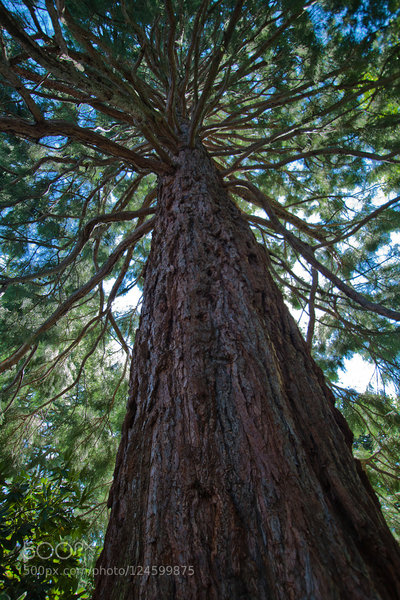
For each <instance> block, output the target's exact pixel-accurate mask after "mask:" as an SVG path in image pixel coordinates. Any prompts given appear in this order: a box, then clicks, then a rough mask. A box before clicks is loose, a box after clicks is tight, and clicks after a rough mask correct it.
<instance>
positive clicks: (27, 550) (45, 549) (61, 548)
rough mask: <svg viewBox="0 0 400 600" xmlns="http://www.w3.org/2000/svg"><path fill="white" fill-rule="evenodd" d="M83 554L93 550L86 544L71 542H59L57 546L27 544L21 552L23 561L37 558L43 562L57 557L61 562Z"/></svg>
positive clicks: (45, 543) (42, 543)
mask: <svg viewBox="0 0 400 600" xmlns="http://www.w3.org/2000/svg"><path fill="white" fill-rule="evenodd" d="M82 552H87V553H91V552H93V548H92V547H91V546H89V545H88V544H86V543H85V542H75V543H74V544H73V545H71V544H70V543H69V542H59V543H58V544H57V545H56V546H53V544H50V543H49V542H39V543H38V544H34V543H33V542H25V544H24V547H23V548H22V551H21V557H22V560H23V561H25V562H26V561H28V560H32V558H34V557H35V556H37V557H38V558H41V559H42V560H48V559H49V558H52V557H56V558H59V559H60V560H68V559H69V558H71V556H75V555H76V554H78V553H79V554H81V553H82Z"/></svg>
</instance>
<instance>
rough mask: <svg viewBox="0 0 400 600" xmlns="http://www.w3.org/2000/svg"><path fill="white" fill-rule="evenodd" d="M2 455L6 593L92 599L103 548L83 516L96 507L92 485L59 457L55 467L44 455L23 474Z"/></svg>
mask: <svg viewBox="0 0 400 600" xmlns="http://www.w3.org/2000/svg"><path fill="white" fill-rule="evenodd" d="M2 458H3V461H2V465H1V482H2V483H1V488H0V580H1V581H2V583H1V584H0V589H1V590H2V591H3V594H2V596H1V597H4V598H9V599H11V600H17V599H19V598H21V597H27V598H29V599H31V600H56V599H57V598H65V599H66V598H68V599H71V600H72V599H73V598H76V599H78V598H82V600H83V599H84V598H90V595H89V589H90V582H91V575H90V574H91V572H92V568H93V559H94V557H95V556H96V554H97V552H98V548H97V547H96V545H95V542H94V541H93V542H92V543H91V544H90V539H89V536H88V535H87V533H88V526H89V523H88V521H87V520H85V518H84V516H80V515H84V511H85V509H87V508H88V506H90V505H91V502H90V501H91V498H90V494H89V493H88V489H87V487H86V486H85V485H84V484H83V482H82V481H79V480H76V479H74V478H73V477H72V475H71V473H70V472H69V470H68V469H67V468H65V467H64V468H63V467H62V466H56V465H55V463H56V462H57V461H55V460H54V458H53V459H52V462H53V465H54V466H53V467H50V468H49V466H48V465H47V464H46V459H47V457H46V456H44V455H42V456H40V455H39V456H37V457H36V458H35V460H34V461H33V463H34V464H31V465H28V468H27V469H26V470H22V471H19V472H18V473H17V472H15V470H14V469H12V468H10V463H8V464H7V463H5V462H4V457H2ZM88 542H89V543H88ZM85 588H86V590H88V591H85ZM24 594H25V596H24Z"/></svg>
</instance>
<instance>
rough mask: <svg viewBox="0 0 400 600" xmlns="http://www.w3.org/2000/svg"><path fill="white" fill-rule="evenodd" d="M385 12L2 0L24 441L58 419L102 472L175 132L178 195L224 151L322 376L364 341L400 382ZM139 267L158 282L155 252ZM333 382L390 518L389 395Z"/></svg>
mask: <svg viewBox="0 0 400 600" xmlns="http://www.w3.org/2000/svg"><path fill="white" fill-rule="evenodd" d="M398 10H399V9H398V6H397V5H396V3H394V2H391V3H379V6H378V5H377V3H375V2H369V3H368V2H367V3H357V2H313V3H309V4H307V3H304V2H293V1H290V2H284V1H276V2H269V3H268V4H267V5H266V4H265V3H264V2H258V1H256V0H254V1H253V2H240V1H238V2H232V1H230V0H228V1H227V2H222V3H221V2H219V3H213V2H208V1H207V0H204V1H203V2H184V3H179V6H178V5H176V6H175V5H173V4H172V3H171V2H169V1H168V0H166V1H165V2H160V3H159V2H152V3H151V4H150V5H149V4H148V3H146V4H143V5H142V4H141V3H136V2H135V3H133V4H132V5H130V4H129V5H128V3H125V2H122V1H121V2H116V3H112V4H111V5H110V4H109V3H107V2H100V1H99V2H95V3H93V2H90V3H89V2H88V3H82V2H56V3H53V2H52V1H51V0H49V1H46V2H37V3H35V2H30V1H29V2H28V1H26V2H14V3H13V4H12V6H11V5H9V4H8V3H5V4H1V5H0V21H1V23H2V26H3V30H2V38H1V43H2V57H1V63H0V73H1V76H2V79H3V89H2V116H1V117H0V130H1V131H2V132H3V141H4V143H3V146H2V149H1V157H0V160H1V166H2V169H3V174H2V179H3V182H2V198H1V209H2V229H1V238H0V239H1V243H2V251H3V258H2V268H3V274H2V276H1V280H0V283H1V286H2V288H1V289H2V293H3V296H2V309H1V345H2V348H1V352H2V363H1V364H0V368H1V371H2V373H3V393H4V405H3V432H4V436H5V437H6V438H7V439H8V440H10V439H12V440H13V442H12V447H13V454H14V460H15V461H17V462H18V460H19V461H21V460H22V461H23V460H24V459H25V457H26V453H27V448H28V447H29V445H30V444H33V445H39V446H40V445H45V444H47V443H48V440H49V439H51V440H52V443H56V444H57V445H58V447H59V448H60V451H61V452H62V454H63V456H64V460H65V461H66V462H67V463H68V464H70V463H71V460H72V463H73V465H74V466H72V467H71V468H72V469H75V471H79V474H80V475H81V476H83V477H84V478H85V477H86V481H87V482H88V483H89V482H92V481H96V485H100V483H103V484H105V483H106V482H107V481H108V480H109V479H110V461H111V460H112V458H111V457H112V455H113V451H114V448H115V431H116V430H118V424H119V423H120V421H121V416H122V414H121V413H122V411H123V405H124V403H125V398H126V396H127V371H128V365H129V361H130V360H131V352H132V350H131V343H132V340H133V334H134V330H135V328H136V327H137V310H136V309H135V308H133V307H131V308H130V309H121V304H118V302H117V301H118V298H119V297H123V296H124V295H125V294H126V293H127V291H128V290H129V289H131V288H132V287H133V286H134V285H136V284H139V285H141V282H142V279H143V267H144V264H145V262H146V260H147V256H148V251H149V246H150V235H151V232H152V229H153V228H154V227H156V226H157V224H158V228H160V227H161V225H160V223H161V222H162V219H163V218H166V216H167V215H166V214H165V213H164V212H163V211H164V209H165V206H164V204H165V201H166V195H167V193H166V191H165V190H166V188H165V181H167V180H168V178H170V177H173V176H174V173H175V174H176V173H177V172H178V171H179V169H181V168H182V158H180V156H182V153H183V151H184V150H185V148H192V149H193V150H196V152H197V154H196V160H197V162H196V164H195V165H194V166H193V165H192V167H193V168H189V166H188V165H187V168H188V177H189V180H190V182H191V185H189V187H188V189H187V194H188V196H189V197H190V195H192V196H193V198H194V197H196V193H197V192H196V190H195V188H194V187H193V177H194V175H193V172H194V171H195V170H197V171H198V172H199V174H201V175H199V177H200V179H201V177H203V176H205V174H207V173H208V175H207V177H209V176H210V177H211V175H210V173H211V171H212V169H216V172H218V178H219V180H220V181H223V186H224V190H227V191H228V192H229V195H230V198H231V200H232V201H233V202H234V203H235V204H236V206H237V207H238V208H239V210H240V215H241V217H240V218H241V219H245V220H246V221H247V222H248V224H249V225H250V227H251V229H252V231H253V233H254V235H255V236H256V239H257V241H258V243H259V244H261V245H263V246H264V247H265V249H266V250H267V256H268V269H269V271H270V273H271V274H272V276H273V278H274V280H275V281H276V283H277V284H278V285H279V287H280V289H281V290H282V293H283V295H284V297H285V300H286V301H287V302H288V303H291V304H292V305H293V306H294V307H295V308H297V309H298V310H299V309H300V310H301V311H302V314H303V320H302V322H303V323H305V339H306V344H307V347H308V349H309V350H311V349H312V350H313V353H314V356H315V357H316V359H317V360H318V362H319V364H320V365H321V366H322V367H323V368H324V371H325V373H326V375H327V376H328V377H329V378H330V379H331V381H335V377H336V376H337V371H338V368H339V367H340V366H341V365H342V364H343V359H344V357H346V356H351V355H352V354H353V353H354V352H358V353H360V354H362V356H364V357H365V358H366V359H367V360H370V361H372V362H373V363H374V364H375V365H376V368H377V369H378V370H379V373H380V376H381V378H382V381H383V382H384V383H388V382H392V383H393V384H394V386H396V387H395V389H398V386H399V376H398V373H399V368H398V367H399V336H398V326H397V324H396V323H397V321H398V320H399V317H400V312H399V292H398V282H397V281H396V269H397V268H398V266H397V253H398V252H397V246H396V243H397V241H398V238H396V237H395V232H396V231H397V230H398V226H399V211H398V196H397V194H398V183H399V166H398V165H399V152H400V147H399V144H398V140H397V138H396V133H395V132H396V125H398V121H399V118H398V112H397V109H398V93H399V78H400V68H399V54H398V33H397V32H398V25H399V23H398V20H399V17H398ZM199 148H205V149H206V151H207V155H206V154H204V153H203V154H202V153H201V151H200V150H199ZM199 152H200V154H199ZM179 153H181V154H179ZM206 157H209V158H206ZM209 159H210V160H211V162H210V163H208V162H207V161H208V160H209ZM199 161H201V162H200V163H199ZM185 164H186V163H185ZM201 164H203V167H204V168H203V167H202V166H201ZM205 165H207V166H205ZM211 165H213V166H212V167H211ZM157 179H158V181H159V182H164V184H163V185H164V188H163V187H162V186H161V187H160V184H159V187H158V191H157ZM213 181H214V180H213ZM199 185H200V184H199ZM215 185H216V184H215ZM182 186H183V184H182V185H181V188H182ZM162 189H164V200H163V196H162ZM220 193H221V194H222V192H220ZM223 193H224V194H225V192H223ZM163 206H164V208H163ZM229 206H230V205H228V204H226V203H225V204H223V206H222V208H221V210H222V214H223V215H225V213H226V222H227V223H229V219H228V216H227V215H228V214H230V211H231V208H229ZM154 213H156V215H157V216H156V217H155V216H154ZM238 214H239V213H238ZM238 218H239V217H238ZM199 222H201V219H200V213H199ZM184 224H185V223H184V222H181V225H184ZM220 227H222V228H223V220H222V223H220V224H218V223H217V224H216V228H217V230H218V228H220ZM158 231H160V229H159V230H158ZM168 231H169V232H170V233H169V235H172V233H171V232H173V231H175V230H174V228H173V227H172V225H171V228H170V230H166V235H167V234H168ZM243 231H244V230H243ZM188 232H189V229H188V230H187V233H188ZM188 235H189V233H188ZM243 235H244V234H243ZM176 237H179V236H178V233H176ZM182 237H183V238H184V237H185V236H182ZM189 237H190V235H189ZM194 237H195V236H194ZM155 239H157V240H158V242H159V247H160V248H161V247H162V244H161V240H162V238H161V237H160V235H159V233H158V237H155ZM203 241H204V240H203ZM249 243H252V242H250V241H249ZM154 246H155V243H154V242H153V247H154ZM171 249H175V250H176V248H175V247H174V246H173V245H171ZM160 252H161V250H160ZM257 252H259V250H257V251H256V253H255V254H254V253H250V254H251V255H253V254H254V257H253V258H252V259H250V258H249V259H248V260H249V261H250V262H251V260H254V261H255V262H257V261H259V260H261V259H260V258H259V255H258V254H257ZM154 256H158V257H159V258H160V257H161V254H159V255H157V247H155V250H154ZM249 256H250V255H249ZM160 260H161V258H160ZM246 260H247V259H246ZM170 263H171V264H170V265H168V264H164V265H162V266H163V267H165V268H166V269H168V268H169V267H171V269H172V271H171V272H173V269H175V268H176V265H175V264H173V259H172V255H171V257H170ZM160 268H161V267H160ZM147 269H148V272H150V273H151V275H150V276H148V281H150V282H151V280H152V277H154V273H155V270H154V269H155V266H154V259H153V266H152V265H151V264H150V266H149V267H147ZM268 281H269V280H268ZM200 283H201V282H200ZM171 285H172V284H171ZM207 285H208V284H207ZM260 285H261V284H260ZM263 285H264V284H263ZM271 285H272V284H271ZM149 286H150V283H149V284H148V289H150V287H149ZM171 289H172V288H169V290H170V291H171ZM271 289H272V288H271ZM254 291H255V290H251V289H249V290H248V302H249V303H250V302H251V301H252V293H253V292H254ZM271 298H272V302H273V303H278V304H279V302H280V299H278V296H275V295H274V294H272V296H271ZM155 301H157V302H158V306H159V307H161V308H163V306H164V305H165V309H166V312H167V313H168V310H167V309H168V307H169V303H170V302H172V300H171V298H169V297H167V298H166V299H164V298H163V297H162V294H161V295H160V294H157V290H156V288H154V289H153V297H152V298H151V297H150V295H149V294H148V300H147V302H148V304H147V308H150V307H151V303H152V302H153V303H154V302H155ZM205 306H206V310H205V313H204V312H203V313H201V314H204V315H207V310H208V309H207V306H208V305H205ZM208 308H209V307H208ZM199 314H200V313H199ZM304 316H306V318H304ZM282 318H283V317H282ZM204 320H205V321H206V322H207V316H204ZM144 331H145V326H143V332H144ZM149 335H150V334H149ZM142 339H143V340H145V336H144V333H142ZM142 343H143V344H144V343H145V341H143V342H142ZM163 343H165V347H164V350H165V349H168V347H169V346H170V344H171V342H170V341H168V340H167V339H166V340H164V342H163ZM161 351H162V350H161ZM138 352H139V351H138V350H137V351H136V354H138ZM153 359H154V365H156V364H157V360H158V359H157V357H155V356H150V357H148V360H149V361H150V363H151V361H152V360H153ZM160 360H161V359H160ZM221 360H222V359H221ZM224 360H225V359H224ZM143 364H144V363H143ZM309 364H310V365H311V364H312V363H309ZM134 368H135V366H134ZM309 369H314V367H311V366H309ZM133 372H134V371H133ZM134 377H135V375H133V379H132V381H133V380H134ZM132 389H134V386H133V388H132ZM334 390H335V392H336V394H337V397H338V404H339V406H340V407H341V408H342V409H343V412H344V413H345V414H346V416H347V417H348V418H349V421H350V423H351V424H352V425H353V426H354V428H356V435H357V441H356V445H357V447H358V450H359V451H360V449H361V458H362V460H363V464H364V466H365V468H366V469H369V470H371V469H372V471H373V472H374V475H375V476H376V475H377V474H379V475H380V476H383V478H382V477H380V478H379V480H375V483H376V489H377V490H378V492H379V494H380V495H381V496H382V497H383V500H384V506H386V507H387V508H388V511H387V512H388V514H390V518H391V519H392V521H391V523H392V524H394V520H393V519H395V518H396V517H395V511H396V508H397V506H398V504H396V493H398V491H399V490H398V474H396V463H398V455H399V447H398V437H396V435H395V434H394V433H393V431H395V426H396V425H397V424H398V414H397V401H396V399H395V398H393V397H388V396H383V397H382V396H381V397H376V396H373V395H372V394H369V395H365V396H362V397H359V396H358V395H357V394H355V393H354V392H346V391H344V390H341V389H340V388H337V387H335V388H334ZM164 433H165V432H164ZM110 439H111V443H110ZM340 444H341V443H339V441H338V448H339V451H340V452H341V446H340ZM199 485H200V484H199ZM200 492H201V493H202V494H203V497H207V493H208V492H207V489H206V487H204V486H203V487H202V486H200V488H199V490H198V494H200V495H201V493H200ZM101 501H102V499H100V498H99V497H98V498H97V500H96V502H98V504H99V506H101ZM99 510H102V508H101V507H100V509H99ZM389 579H390V578H388V580H389ZM168 585H169V584H168ZM387 585H388V586H389V585H392V584H391V583H390V582H389V583H388V584H387ZM182 589H183V588H182ZM235 589H236V588H235ZM238 590H239V591H238ZM124 593H125V592H124ZM127 593H129V592H127ZM157 593H159V592H157ZM168 593H171V592H170V591H169V592H168ZM235 593H242V592H241V591H240V589H239V588H238V589H237V590H236V592H235ZM249 593H250V592H249ZM285 593H286V596H285V597H287V593H288V592H287V589H286V591H285ZM307 593H308V592H307ZM377 593H378V592H377ZM379 593H380V594H381V596H378V597H389V596H387V595H386V596H385V595H384V592H383V591H382V590H380V591H379ZM387 593H388V592H387V590H386V594H387ZM391 593H393V590H392V591H391ZM109 597H111V596H109ZM120 597H123V596H122V595H121V596H120ZM143 597H144V596H143ZM149 597H151V596H149ZM199 597H200V596H199ZM210 597H211V596H210ZM220 597H222V596H220ZM260 597H261V596H260Z"/></svg>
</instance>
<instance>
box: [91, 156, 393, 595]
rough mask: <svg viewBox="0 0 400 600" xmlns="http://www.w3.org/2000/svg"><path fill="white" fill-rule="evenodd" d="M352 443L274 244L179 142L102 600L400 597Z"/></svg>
mask: <svg viewBox="0 0 400 600" xmlns="http://www.w3.org/2000/svg"><path fill="white" fill-rule="evenodd" d="M351 443H352V435H351V432H350V430H349V429H348V427H347V425H346V423H345V421H344V419H343V417H342V416H341V414H340V413H339V411H338V410H337V409H336V408H335V407H334V399H333V396H332V393H331V391H330V390H329V389H328V387H327V386H326V384H325V382H324V378H323V375H322V373H321V371H320V369H319V368H318V367H317V365H316V364H315V362H314V361H313V360H312V358H311V356H310V353H309V351H308V349H307V346H306V344H305V342H304V340H303V338H302V336H301V334H300V333H299V331H298V329H297V326H296V324H295V322H294V320H293V319H292V317H291V316H290V314H289V312H288V310H287V308H286V307H285V305H284V302H283V298H282V295H281V293H280V292H279V290H278V289H277V287H276V285H275V284H274V282H273V280H272V278H271V276H270V274H269V271H268V257H267V254H266V252H265V250H264V249H263V248H262V247H261V246H260V245H259V244H257V242H256V240H255V238H254V235H253V234H252V232H251V230H250V229H249V227H248V225H247V223H246V221H245V219H244V218H243V217H242V216H241V214H240V211H239V209H238V208H237V207H236V206H235V205H234V204H233V202H232V201H231V200H230V199H229V197H228V194H227V192H226V190H225V188H224V187H223V185H222V182H221V180H220V177H219V176H218V172H217V170H216V169H215V167H214V165H213V163H212V162H211V160H210V159H209V158H208V156H207V154H206V152H205V150H204V149H203V148H202V147H201V146H200V145H198V146H197V147H196V148H195V149H189V148H183V149H182V150H181V151H180V154H179V168H178V169H177V171H176V172H175V174H174V175H164V176H162V177H161V178H160V183H159V205H158V215H157V222H156V225H155V229H154V234H153V240H152V247H151V252H150V257H149V260H148V266H147V271H146V276H145V288H144V302H143V308H142V314H141V320H140V326H139V329H138V332H137V335H136V341H135V350H134V361H133V364H132V371H131V390H130V397H129V402H128V410H127V415H126V419H125V422H124V425H123V432H122V440H121V445H120V448H119V452H118V457H117V464H116V469H115V478H114V484H113V487H112V491H111V493H110V506H111V518H110V523H109V527H108V531H107V535H106V539H105V545H104V550H103V552H102V554H101V556H100V559H99V561H98V564H97V571H98V577H97V583H96V591H95V594H94V599H95V600H128V599H129V600H139V599H140V600H161V599H162V600H170V599H171V600H172V599H176V600H214V599H215V600H225V599H226V600H228V599H229V600H239V599H241V600H266V599H268V600H278V599H279V600H303V599H307V600H311V599H315V600H342V599H343V600H349V599H351V600H366V599H367V600H369V599H371V600H372V599H373V600H389V599H390V600H394V599H398V598H400V591H399V590H400V587H399V582H398V579H397V576H396V574H397V573H399V572H400V560H399V553H398V548H397V545H396V543H395V541H394V539H393V537H392V535H391V533H390V531H389V529H388V527H387V525H386V524H385V522H384V519H383V517H382V514H381V511H380V508H379V503H378V501H377V499H376V497H375V495H374V493H373V491H372V488H371V486H370V484H369V482H368V480H367V478H366V476H365V474H364V472H363V471H362V469H361V467H360V465H359V463H358V461H356V460H355V459H354V458H353V457H352V453H351ZM167 566H169V567H173V570H172V574H167V573H169V572H170V571H171V569H167V570H166V571H165V574H163V573H164V571H163V568H162V567H164V568H165V567H167ZM189 567H190V568H189Z"/></svg>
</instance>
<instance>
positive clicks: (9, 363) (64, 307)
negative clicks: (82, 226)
mask: <svg viewBox="0 0 400 600" xmlns="http://www.w3.org/2000/svg"><path fill="white" fill-rule="evenodd" d="M154 221H155V217H153V218H151V219H149V221H146V223H143V225H140V226H139V227H137V228H136V229H135V230H134V231H133V232H132V233H131V234H130V235H128V237H126V238H125V239H124V240H122V242H121V243H120V244H118V246H117V247H116V248H115V250H114V252H112V253H111V254H110V256H109V257H108V260H106V262H105V263H104V264H103V266H102V267H101V268H100V269H99V270H98V271H97V273H95V274H94V275H93V277H92V278H91V279H89V281H87V282H86V283H85V284H84V285H83V286H82V287H80V288H79V289H78V290H76V291H75V292H74V293H73V294H71V296H70V297H69V298H67V300H65V302H63V303H62V304H61V305H60V306H59V307H58V308H57V310H55V311H54V312H53V314H52V315H50V317H49V318H48V319H47V320H46V321H45V322H44V323H42V325H40V327H38V328H37V329H36V331H34V332H33V333H32V334H31V335H30V336H29V338H28V340H27V341H26V342H25V344H23V345H22V346H20V348H18V350H16V351H15V352H14V353H13V354H12V355H11V356H9V357H8V358H6V359H5V360H3V361H2V362H1V363H0V373H3V372H4V371H6V370H7V369H10V368H11V367H13V366H14V365H15V364H17V362H18V361H19V360H20V358H22V357H23V356H24V355H25V354H26V353H27V352H29V350H30V348H31V347H32V345H33V344H34V343H35V341H36V340H37V339H38V337H39V336H40V335H41V334H42V333H44V332H45V331H48V330H49V329H50V328H51V327H52V326H53V325H55V323H56V322H57V321H58V320H59V319H61V317H63V316H64V315H65V314H66V313H67V312H68V311H69V310H70V309H71V308H72V306H73V305H74V304H75V302H77V301H78V300H80V299H81V298H83V297H84V296H86V294H88V293H89V292H90V291H91V290H92V289H93V288H94V287H95V286H96V285H97V284H98V283H99V282H100V281H101V280H102V279H104V277H106V276H107V275H108V274H109V273H111V271H112V269H113V267H114V265H115V264H116V262H117V261H118V259H119V258H120V256H121V255H122V254H123V252H125V250H127V248H129V247H130V246H131V245H132V244H134V243H135V242H137V241H138V240H140V238H142V237H143V236H144V235H145V234H146V233H149V231H151V229H152V227H153V225H154Z"/></svg>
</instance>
